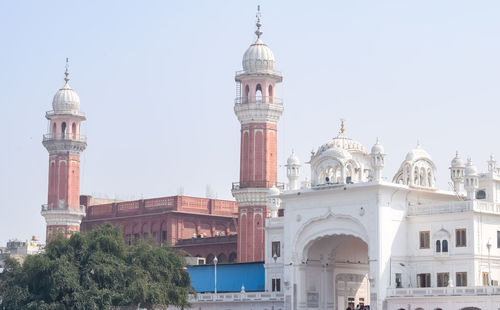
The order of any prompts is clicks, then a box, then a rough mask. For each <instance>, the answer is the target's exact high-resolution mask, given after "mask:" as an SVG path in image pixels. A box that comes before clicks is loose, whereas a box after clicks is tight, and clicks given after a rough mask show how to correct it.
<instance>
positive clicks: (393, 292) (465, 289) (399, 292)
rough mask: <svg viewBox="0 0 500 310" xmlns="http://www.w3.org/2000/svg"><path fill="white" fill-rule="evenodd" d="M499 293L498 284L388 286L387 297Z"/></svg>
mask: <svg viewBox="0 0 500 310" xmlns="http://www.w3.org/2000/svg"><path fill="white" fill-rule="evenodd" d="M455 295H457V296H479V295H500V286H459V287H420V288H390V289H388V290H387V297H422V296H455Z"/></svg>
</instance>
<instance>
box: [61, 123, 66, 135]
mask: <svg viewBox="0 0 500 310" xmlns="http://www.w3.org/2000/svg"><path fill="white" fill-rule="evenodd" d="M61 138H62V139H64V138H66V122H63V123H62V124H61Z"/></svg>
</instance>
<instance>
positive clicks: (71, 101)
mask: <svg viewBox="0 0 500 310" xmlns="http://www.w3.org/2000/svg"><path fill="white" fill-rule="evenodd" d="M52 108H53V109H54V112H70V113H71V112H79V111H80V97H78V94H77V93H76V91H75V90H74V89H72V88H71V87H70V86H69V84H68V83H66V84H64V86H63V88H61V89H59V90H58V91H57V93H56V94H55V95H54V99H53V100H52Z"/></svg>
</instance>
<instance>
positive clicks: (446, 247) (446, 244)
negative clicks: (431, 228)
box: [443, 240, 448, 253]
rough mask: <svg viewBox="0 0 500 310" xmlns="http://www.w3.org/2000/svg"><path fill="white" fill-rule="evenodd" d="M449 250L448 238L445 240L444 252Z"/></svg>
mask: <svg viewBox="0 0 500 310" xmlns="http://www.w3.org/2000/svg"><path fill="white" fill-rule="evenodd" d="M447 252H448V240H443V253H447Z"/></svg>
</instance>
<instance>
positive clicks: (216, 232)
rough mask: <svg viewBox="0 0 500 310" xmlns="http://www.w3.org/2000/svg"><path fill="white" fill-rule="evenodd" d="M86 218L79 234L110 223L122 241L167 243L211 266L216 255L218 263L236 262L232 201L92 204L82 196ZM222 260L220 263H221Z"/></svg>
mask: <svg viewBox="0 0 500 310" xmlns="http://www.w3.org/2000/svg"><path fill="white" fill-rule="evenodd" d="M80 199H81V204H82V205H85V206H86V209H87V215H86V217H85V218H84V219H83V221H82V224H81V230H82V231H88V230H90V229H92V228H93V227H96V226H99V225H103V224H105V223H111V224H112V225H115V226H119V227H121V228H122V231H123V237H124V239H125V241H126V242H127V243H129V244H131V243H132V242H133V241H134V240H138V239H145V238H152V239H153V240H156V241H157V242H159V243H160V242H168V243H170V244H172V245H173V246H174V247H176V248H179V249H182V250H185V251H186V252H188V253H189V254H191V255H192V256H198V257H204V258H206V260H207V263H210V262H211V261H212V259H213V257H214V256H215V255H216V256H217V257H218V259H219V261H220V262H221V263H223V262H234V261H236V259H237V254H236V253H237V250H236V227H237V225H236V224H237V223H236V220H237V212H238V211H237V206H236V203H235V202H233V201H227V200H218V199H206V198H195V197H187V196H171V197H161V198H153V199H143V200H135V201H122V202H110V203H104V204H95V200H94V199H93V198H92V197H91V196H81V198H80ZM221 258H222V259H221Z"/></svg>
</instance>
